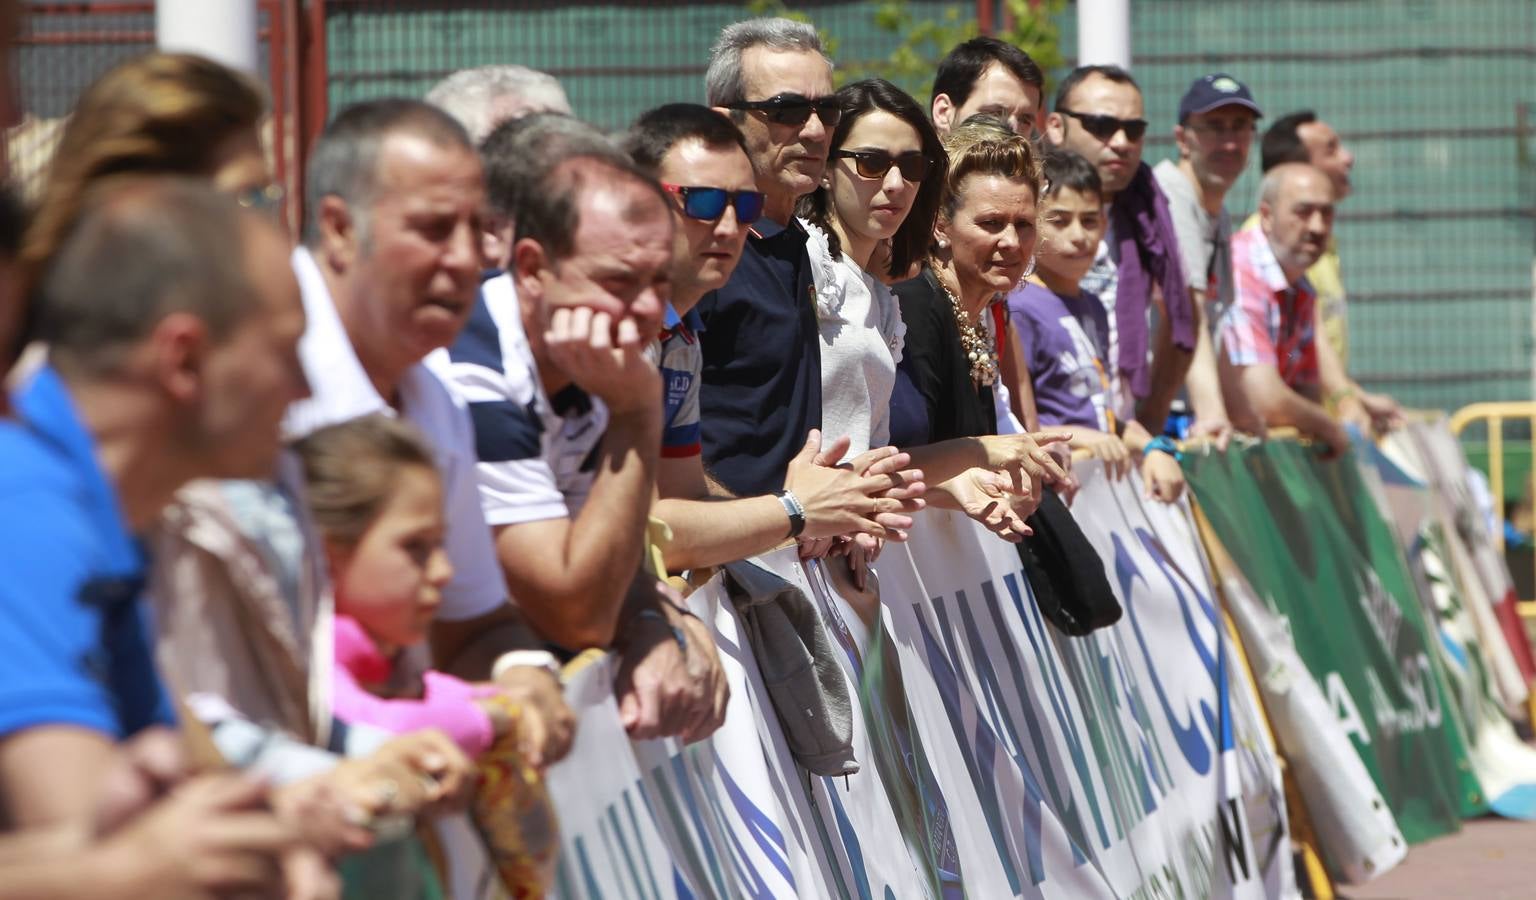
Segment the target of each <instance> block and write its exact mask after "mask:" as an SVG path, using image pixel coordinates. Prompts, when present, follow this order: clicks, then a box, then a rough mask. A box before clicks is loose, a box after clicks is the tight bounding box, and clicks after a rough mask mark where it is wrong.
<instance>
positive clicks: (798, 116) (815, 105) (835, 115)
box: [727, 94, 843, 128]
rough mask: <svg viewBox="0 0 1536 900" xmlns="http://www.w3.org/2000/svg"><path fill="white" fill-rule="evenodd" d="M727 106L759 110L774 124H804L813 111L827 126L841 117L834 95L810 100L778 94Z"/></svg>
mask: <svg viewBox="0 0 1536 900" xmlns="http://www.w3.org/2000/svg"><path fill="white" fill-rule="evenodd" d="M727 108H728V109H755V110H760V111H761V112H762V113H763V115H764V116H766V117H767V118H768V121H770V122H772V123H773V124H775V125H794V126H800V125H804V124H805V123H806V122H807V121H808V120H809V119H810V118H811V113H813V112H814V113H816V118H818V119H820V120H821V124H823V125H825V126H827V127H828V128H832V127H834V126H835V125H837V123H838V122H839V121H841V120H842V118H843V105H842V103H841V102H840V101H839V100H838V99H837V97H836V96H835V95H828V96H826V97H817V98H816V99H815V100H810V99H807V98H805V97H802V96H800V95H799V94H779V95H778V96H776V97H769V98H768V99H767V100H738V101H736V102H735V103H732V104H730V105H729V106H728V107H727Z"/></svg>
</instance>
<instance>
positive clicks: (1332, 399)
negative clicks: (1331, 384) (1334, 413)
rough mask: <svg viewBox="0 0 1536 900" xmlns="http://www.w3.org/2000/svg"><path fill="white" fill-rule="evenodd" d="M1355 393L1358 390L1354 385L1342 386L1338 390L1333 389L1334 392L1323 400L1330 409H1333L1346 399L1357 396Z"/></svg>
mask: <svg viewBox="0 0 1536 900" xmlns="http://www.w3.org/2000/svg"><path fill="white" fill-rule="evenodd" d="M1355 394H1356V391H1355V389H1354V388H1352V387H1342V388H1339V389H1338V390H1336V391H1333V392H1332V393H1330V394H1329V395H1328V397H1327V399H1326V400H1324V401H1323V405H1324V406H1327V407H1328V408H1329V409H1333V408H1335V407H1337V406H1338V405H1339V404H1340V403H1343V402H1344V401H1345V400H1348V399H1349V398H1350V397H1353V396H1355Z"/></svg>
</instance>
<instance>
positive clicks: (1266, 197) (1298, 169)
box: [1259, 162, 1334, 205]
mask: <svg viewBox="0 0 1536 900" xmlns="http://www.w3.org/2000/svg"><path fill="white" fill-rule="evenodd" d="M1319 178H1321V179H1322V180H1323V181H1324V182H1326V183H1327V188H1328V196H1329V199H1334V190H1333V180H1332V179H1330V178H1329V177H1328V173H1326V172H1324V171H1323V170H1322V169H1319V168H1318V167H1317V166H1314V165H1312V164H1311V163H1303V162H1288V163H1281V164H1280V165H1278V166H1275V167H1274V168H1272V169H1270V170H1269V171H1268V172H1265V173H1264V179H1263V181H1261V182H1259V202H1260V203H1268V204H1270V205H1274V204H1275V203H1276V202H1277V201H1278V200H1279V198H1280V195H1281V193H1282V189H1284V188H1287V187H1289V186H1291V185H1301V186H1303V187H1307V188H1309V189H1310V188H1312V187H1313V182H1315V181H1316V180H1317V179H1319Z"/></svg>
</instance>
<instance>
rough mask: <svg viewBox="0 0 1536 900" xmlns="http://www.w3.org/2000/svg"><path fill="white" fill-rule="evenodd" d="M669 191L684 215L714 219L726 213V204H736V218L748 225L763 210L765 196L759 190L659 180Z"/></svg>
mask: <svg viewBox="0 0 1536 900" xmlns="http://www.w3.org/2000/svg"><path fill="white" fill-rule="evenodd" d="M661 187H662V189H663V190H665V191H666V192H667V193H669V194H676V195H677V196H678V197H681V198H682V201H683V215H685V216H687V217H688V218H690V219H698V220H699V221H701V222H717V221H719V220H720V217H721V216H723V215H725V208H726V206H728V205H730V206H735V207H736V221H737V222H740V223H741V224H742V225H751V224H752V223H753V222H756V221H757V217H758V216H761V215H762V214H763V204H764V203H766V202H767V200H768V198H767V197H766V196H765V195H764V194H763V192H762V191H728V190H726V189H725V188H715V187H687V186H684V185H680V184H665V183H663V184H662V186H661Z"/></svg>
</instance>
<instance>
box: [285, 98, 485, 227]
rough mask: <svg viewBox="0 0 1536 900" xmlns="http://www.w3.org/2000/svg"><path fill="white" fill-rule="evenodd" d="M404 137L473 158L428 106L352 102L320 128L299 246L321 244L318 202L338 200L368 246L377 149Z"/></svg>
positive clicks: (464, 140)
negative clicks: (389, 140)
mask: <svg viewBox="0 0 1536 900" xmlns="http://www.w3.org/2000/svg"><path fill="white" fill-rule="evenodd" d="M395 133H408V134H413V135H417V136H420V137H422V138H425V139H426V140H428V141H431V142H432V143H434V144H436V145H438V146H444V147H461V148H463V149H464V150H466V151H468V152H470V153H474V152H475V147H474V144H472V143H470V140H469V135H468V134H466V133H465V132H464V126H462V125H460V124H459V123H458V121H457V120H455V119H454V118H453V117H452V116H450V115H448V114H447V113H446V112H443V111H442V110H441V109H438V108H437V107H436V106H433V105H432V104H430V103H423V102H422V101H420V100H410V99H406V98H402V97H387V98H384V99H380V100H367V101H364V102H362V103H354V104H352V105H351V106H349V107H347V108H346V109H344V110H342V111H341V112H340V113H338V114H337V115H336V118H334V119H332V120H331V123H330V124H329V125H327V126H325V131H324V132H323V133H322V134H321V135H320V140H318V141H316V142H315V149H314V152H313V153H311V154H310V157H309V166H308V168H307V169H306V171H305V179H304V209H305V212H304V242H305V243H306V244H308V245H309V246H314V245H315V243H316V242H318V241H319V240H320V201H321V200H324V199H325V198H326V197H340V198H341V199H342V200H343V201H344V202H345V203H346V204H347V208H348V209H349V210H350V211H351V213H352V221H353V225H354V227H355V228H356V230H357V235H358V241H359V243H361V244H362V245H363V246H365V247H366V246H367V245H368V209H369V207H370V206H371V205H372V203H373V200H374V195H375V194H376V193H377V191H378V174H379V173H378V168H379V147H380V146H381V145H382V144H383V143H384V139H385V138H386V137H388V136H389V135H391V134H395Z"/></svg>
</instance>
